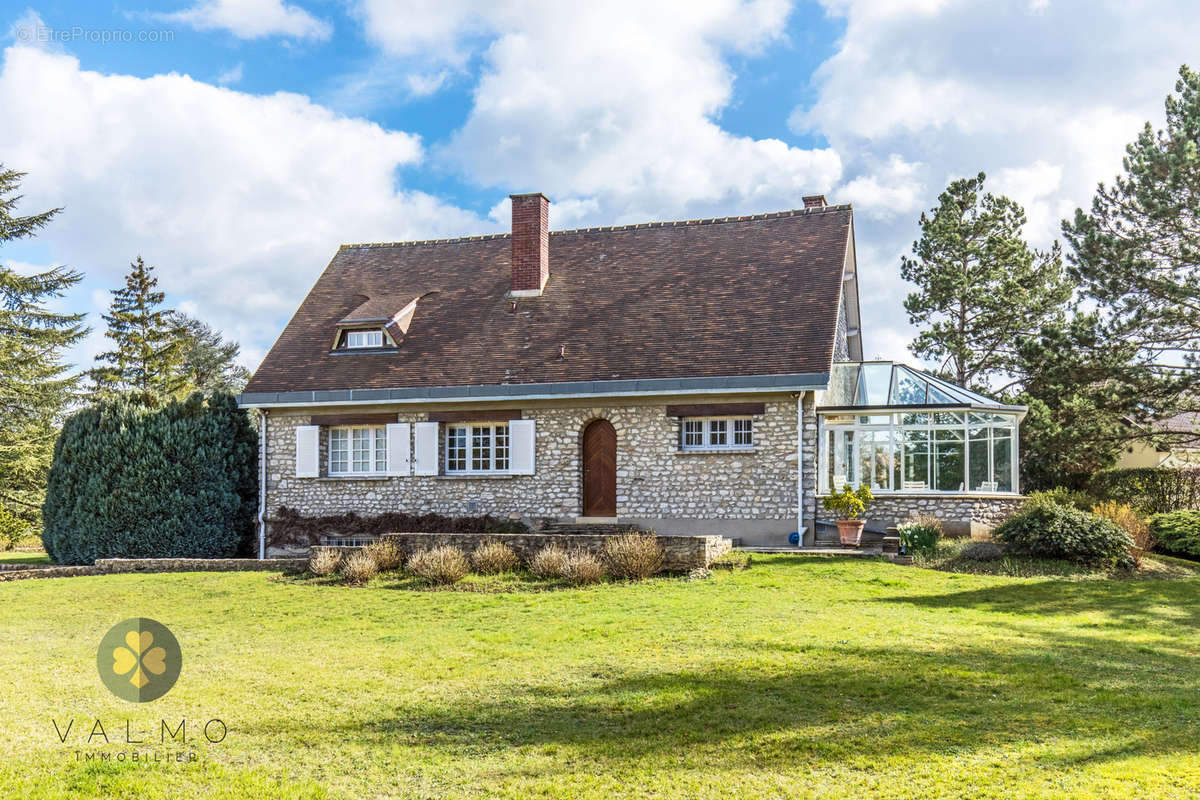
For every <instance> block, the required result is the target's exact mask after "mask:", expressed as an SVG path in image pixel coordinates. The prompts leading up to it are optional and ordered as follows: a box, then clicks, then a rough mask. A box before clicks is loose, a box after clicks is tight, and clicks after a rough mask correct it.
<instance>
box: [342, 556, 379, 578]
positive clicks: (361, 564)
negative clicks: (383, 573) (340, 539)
mask: <svg viewBox="0 0 1200 800" xmlns="http://www.w3.org/2000/svg"><path fill="white" fill-rule="evenodd" d="M378 572H379V566H378V565H377V564H376V563H375V559H373V558H371V554H370V553H368V552H366V551H365V550H355V551H354V552H352V553H350V555H348V556H346V558H345V559H344V560H343V561H342V577H343V578H345V579H346V583H348V584H350V585H351V586H365V585H366V584H368V583H370V581H371V578H374V577H375V575H376V574H377V573H378Z"/></svg>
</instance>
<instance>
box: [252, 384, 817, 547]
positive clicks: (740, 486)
mask: <svg viewBox="0 0 1200 800" xmlns="http://www.w3.org/2000/svg"><path fill="white" fill-rule="evenodd" d="M803 397H804V400H803V404H804V405H803V408H804V426H805V437H804V447H803V453H804V460H805V466H804V489H805V507H806V508H805V518H806V520H811V519H812V518H813V515H814V514H815V511H816V505H815V500H814V496H813V495H814V492H815V486H816V473H815V463H816V446H817V438H816V437H817V430H816V412H815V408H814V406H813V393H812V392H806V393H804V395H803ZM747 399H750V400H756V401H758V400H764V401H765V413H764V414H763V415H761V416H756V417H755V418H754V441H755V446H754V448H753V449H751V450H744V451H725V452H703V453H700V452H686V451H683V450H681V449H680V445H679V442H680V421H679V420H678V419H677V418H675V417H671V416H668V415H667V413H666V406H667V405H668V404H672V403H678V402H680V401H681V398H666V397H664V398H662V399H661V400H659V399H658V398H656V399H655V402H653V403H650V402H647V399H644V398H643V399H638V398H628V399H612V400H607V401H602V400H597V401H591V402H587V404H586V405H584V404H579V405H566V404H564V402H563V401H557V402H553V401H540V402H537V401H528V402H527V403H525V404H522V405H521V411H522V416H523V417H524V418H525V419H532V420H536V423H537V438H536V448H535V472H534V474H533V475H497V476H486V477H480V476H469V477H467V476H454V475H446V474H444V470H445V463H444V461H445V448H444V435H445V434H444V428H443V432H442V438H443V441H442V442H440V443H439V447H438V458H439V463H440V471H441V472H442V473H443V474H440V475H437V476H416V475H409V476H403V477H382V478H358V479H353V478H351V479H346V478H330V477H328V476H327V449H326V441H327V436H326V435H323V436H322V438H321V462H322V465H321V473H322V476H323V477H318V478H297V477H296V476H295V458H296V427H297V426H300V425H306V424H309V420H310V415H311V413H325V411H326V410H325V409H322V410H321V411H320V412H316V411H311V412H310V411H309V410H307V409H304V410H291V409H287V410H273V411H271V412H270V415H269V417H268V419H267V481H266V492H267V497H266V505H267V510H268V515H270V514H273V513H274V512H275V511H276V510H277V509H278V508H279V507H280V506H287V507H289V508H293V509H295V510H297V511H299V512H300V513H302V514H304V515H307V516H318V515H325V514H337V513H345V512H349V511H353V512H356V513H359V514H363V515H373V514H379V513H382V512H385V511H403V512H407V513H412V514H422V513H431V512H432V513H439V514H446V515H449V516H476V515H480V514H491V515H493V516H519V517H522V518H524V519H526V520H528V521H532V522H536V521H538V520H541V519H564V518H573V517H576V516H578V515H580V514H581V507H582V466H581V443H582V435H583V430H584V428H585V427H586V426H587V424H588V423H589V422H591V421H592V420H596V419H607V420H608V421H609V422H611V423H612V425H613V427H614V429H615V430H616V434H617V516H618V518H619V519H620V520H621V521H622V522H626V521H628V522H629V523H631V524H637V525H640V526H642V527H646V528H649V529H652V530H655V531H656V532H659V533H713V534H723V535H736V536H743V535H746V534H751V535H753V534H754V533H756V532H764V535H765V534H766V533H769V535H771V536H774V537H775V538H776V539H780V540H781V542H780V543H782V542H785V541H786V536H787V533H788V532H790V531H793V530H795V529H796V506H797V502H796V501H797V497H796V491H797V481H796V440H797V436H796V395H795V394H784V393H781V394H778V395H769V396H766V397H765V398H764V397H763V396H761V395H759V396H755V397H750V398H747V397H746V396H739V397H730V396H723V397H697V396H688V397H686V398H683V401H685V402H688V403H705V402H713V403H716V402H736V401H745V400H747ZM514 405H516V404H514V403H510V404H508V407H513V406H514ZM462 408H463V407H462V406H459V407H458V410H462ZM432 410H447V406H445V405H442V406H439V407H437V408H433V407H430V408H413V407H411V406H410V407H401V408H399V409H398V410H397V411H396V421H399V422H420V421H424V420H425V419H427V415H428V413H429V412H430V411H432ZM323 434H324V431H323Z"/></svg>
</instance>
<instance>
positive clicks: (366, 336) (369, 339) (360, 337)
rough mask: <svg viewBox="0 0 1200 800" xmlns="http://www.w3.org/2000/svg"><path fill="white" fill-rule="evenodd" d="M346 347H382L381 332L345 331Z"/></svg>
mask: <svg viewBox="0 0 1200 800" xmlns="http://www.w3.org/2000/svg"><path fill="white" fill-rule="evenodd" d="M346 347H348V348H360V347H383V331H378V330H375V331H346Z"/></svg>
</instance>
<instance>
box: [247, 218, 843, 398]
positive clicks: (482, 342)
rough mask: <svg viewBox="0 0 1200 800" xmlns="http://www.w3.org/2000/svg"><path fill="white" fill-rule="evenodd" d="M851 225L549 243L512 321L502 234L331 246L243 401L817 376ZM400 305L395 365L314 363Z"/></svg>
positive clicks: (753, 222)
mask: <svg viewBox="0 0 1200 800" xmlns="http://www.w3.org/2000/svg"><path fill="white" fill-rule="evenodd" d="M851 216H852V212H851V210H850V207H849V206H829V207H827V208H818V209H808V210H801V211H788V212H782V213H777V214H760V215H755V216H749V217H729V218H724V219H714V220H698V221H693V222H654V223H645V224H640V225H629V226H619V227H607V228H584V229H578V230H571V231H551V234H550V280H549V282H548V283H547V284H546V288H545V291H544V293H543V294H542V296H541V297H537V298H527V299H521V300H518V301H515V302H516V303H517V309H516V311H515V313H514V312H513V311H512V310H511V305H512V303H513V302H514V301H511V300H509V299H508V298H507V297H506V293H507V291H508V289H509V266H510V252H511V247H510V241H509V236H508V235H507V234H501V235H494V236H475V237H469V238H463V239H450V240H440V241H426V242H403V243H393V244H362V245H343V246H342V247H341V249H339V250H338V252H337V254H336V255H335V256H334V257H333V260H332V261H331V262H330V263H329V266H328V267H326V269H325V272H324V273H323V274H322V275H321V277H320V278H319V279H318V280H317V283H316V285H315V286H313V288H312V290H311V291H310V292H309V294H308V297H306V298H305V299H304V302H303V303H302V304H301V306H300V308H299V310H298V311H297V312H296V314H295V316H294V317H293V318H292V320H291V322H289V323H288V325H287V327H286V328H285V329H284V331H283V334H282V335H281V336H280V337H279V340H278V341H277V342H276V343H275V346H274V347H273V348H272V349H271V351H270V353H268V354H267V357H266V359H265V360H264V361H263V363H262V365H261V366H260V367H259V369H258V371H257V372H256V373H255V374H254V377H253V378H252V379H251V381H250V383H249V385H248V386H247V387H246V391H247V392H287V391H310V390H329V389H377V388H380V389H381V388H405V387H428V386H467V385H494V384H504V383H547V382H559V381H595V380H612V379H633V378H690V377H723V376H749V375H782V374H799V373H826V372H828V371H829V368H830V363H831V361H832V358H833V341H834V335H835V328H836V326H837V309H838V300H839V296H840V294H839V293H840V291H841V282H842V267H843V263H844V260H845V253H846V243H847V240H848V236H849V234H850V228H851ZM415 297H420V298H421V299H420V300H419V301H418V303H417V307H416V311H415V313H414V315H413V317H412V321H411V324H410V326H409V328H408V332H407V335H406V336H405V338H404V341H403V343H402V344H401V346H400V348H399V350H398V351H396V352H375V353H369V352H364V353H350V354H337V355H331V354H330V352H329V347H330V342H331V341H332V338H333V333H334V331H335V329H336V327H337V324H338V322H339V321H340V320H343V319H346V318H348V317H351V316H352V315H353V316H359V315H360V314H361V313H363V311H365V310H366V309H370V310H371V311H372V312H373V313H374V312H375V311H376V307H377V303H376V302H375V298H386V299H385V300H383V301H382V304H383V305H384V306H387V308H391V306H393V305H396V303H397V302H399V299H401V298H407V299H412V298H415ZM405 302H407V300H406V301H405ZM399 310H400V308H399V307H397V308H395V309H394V310H392V313H395V312H396V311H399ZM380 311H381V313H382V312H383V309H382V307H380ZM564 346H565V350H564V349H563V348H564ZM560 352H562V353H565V357H560Z"/></svg>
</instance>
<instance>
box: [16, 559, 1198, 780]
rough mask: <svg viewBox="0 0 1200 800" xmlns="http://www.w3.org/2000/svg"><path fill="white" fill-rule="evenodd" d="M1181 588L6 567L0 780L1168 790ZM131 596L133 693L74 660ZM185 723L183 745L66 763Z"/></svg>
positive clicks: (1187, 749) (812, 567) (1191, 665)
mask: <svg viewBox="0 0 1200 800" xmlns="http://www.w3.org/2000/svg"><path fill="white" fill-rule="evenodd" d="M1198 589H1200V579H1196V578H1190V579H1175V580H1127V581H1105V580H1082V581H1080V580H1075V581H1070V580H1059V579H1054V578H1011V577H1005V576H993V575H957V574H952V573H946V572H938V571H934V570H922V569H916V568H914V567H901V566H894V565H890V564H886V563H881V562H873V561H853V560H823V559H798V558H789V557H787V556H780V557H774V558H771V557H767V558H762V559H760V560H759V561H756V562H755V564H754V565H753V566H752V567H751V568H750V569H749V570H746V571H744V572H719V573H714V575H713V576H712V577H711V578H710V579H708V580H703V581H696V582H687V581H685V580H683V579H661V580H656V581H652V582H648V583H644V584H625V585H609V586H600V587H594V588H587V589H571V590H561V591H530V590H521V591H510V592H463V591H440V592H421V591H413V590H411V589H408V588H401V587H400V586H398V585H397V584H396V583H395V582H391V581H389V580H386V579H385V580H382V581H377V582H376V583H374V584H372V585H371V586H370V587H367V588H364V589H350V588H345V587H340V586H332V585H321V584H318V583H313V582H303V581H296V580H293V579H280V578H279V576H275V575H272V574H270V573H225V574H219V573H195V574H162V575H110V576H99V577H81V578H67V579H41V580H28V581H17V582H12V583H4V584H0V630H3V632H4V636H3V647H0V667H2V668H3V670H4V674H5V675H6V676H7V677H8V679H7V680H6V681H5V682H4V684H3V687H2V688H0V718H2V719H3V720H4V726H5V731H4V732H5V734H6V735H5V736H4V737H3V738H2V739H0V796H24V797H30V798H42V797H65V796H72V797H75V796H81V797H105V798H110V797H130V798H133V797H136V798H140V799H141V800H149V799H150V798H158V797H179V796H206V797H246V796H251V797H279V798H285V797H286V798H292V797H465V796H474V795H493V796H502V797H511V798H527V797H569V798H610V797H647V796H654V797H678V798H694V797H695V798H709V797H711V798H718V797H722V798H723V797H739V796H741V797H812V796H819V797H854V798H862V797H868V796H869V797H913V798H917V797H921V798H923V797H1032V796H1041V797H1063V796H1064V795H1077V796H1083V795H1086V796H1092V797H1121V798H1125V797H1130V796H1142V797H1190V796H1194V795H1195V793H1196V792H1197V791H1200V753H1198V751H1197V744H1196V731H1197V729H1198V728H1200V692H1198V691H1197V687H1198V686H1200V658H1197V657H1196V656H1197V654H1198V653H1200V633H1198V631H1197V623H1198V621H1200V591H1198ZM131 616H149V617H153V618H155V619H158V620H159V621H161V622H163V623H165V624H166V625H167V626H168V627H170V628H171V629H172V630H173V631H174V633H175V635H176V636H177V638H178V639H179V642H180V644H181V647H182V651H183V658H184V664H183V671H182V675H181V677H180V679H179V683H178V684H177V685H176V686H175V688H174V689H173V690H172V691H171V692H170V693H169V694H167V695H166V696H165V697H163V698H162V699H160V700H158V701H155V702H153V703H147V704H142V705H133V704H127V703H124V702H123V701H120V700H117V699H116V698H115V697H113V696H112V695H110V694H108V692H107V691H106V690H105V689H104V688H103V686H102V685H101V684H100V682H99V679H98V677H97V674H96V665H95V658H96V647H97V645H98V643H99V641H100V638H101V636H102V635H103V634H104V633H105V631H106V630H107V629H108V627H109V626H111V625H112V624H113V623H115V622H117V621H119V620H121V619H123V618H126V617H131ZM97 717H99V718H100V719H101V720H102V723H103V725H104V726H105V728H106V730H107V732H108V734H109V736H110V738H111V739H112V740H113V743H112V744H109V745H107V746H105V745H102V744H100V745H97V744H95V743H93V746H91V747H88V746H87V745H86V737H85V736H82V735H80V733H79V731H80V729H82V730H84V731H90V730H91V728H92V726H93V724H94V720H95V718H97ZM214 717H216V718H220V719H221V720H222V721H223V722H224V723H225V724H226V725H227V727H228V735H227V737H226V738H225V739H224V741H222V742H220V743H219V744H209V743H207V742H206V741H205V740H204V738H203V737H202V736H200V734H199V729H200V727H201V726H202V725H203V723H204V722H205V721H207V720H209V719H210V718H214ZM70 718H74V720H75V722H74V725H75V729H74V731H73V732H72V734H71V736H70V737H69V739H68V742H67V743H66V744H62V743H60V742H59V738H58V736H57V735H56V733H55V728H54V727H53V724H52V720H55V721H57V722H58V723H59V725H60V726H61V727H65V725H66V722H67V720H68V719H70ZM181 718H186V719H187V720H188V721H189V725H190V726H193V727H190V728H189V732H191V731H194V733H192V736H194V737H196V738H195V739H191V740H190V741H189V747H191V746H192V745H193V744H194V747H195V752H196V754H197V761H196V762H194V763H193V764H190V765H189V764H178V763H166V764H162V763H159V764H153V763H152V764H146V763H145V762H141V763H138V764H133V763H131V762H129V761H124V762H116V761H108V762H95V761H93V762H85V761H82V760H77V756H76V753H77V751H101V752H110V753H114V754H115V753H117V752H121V751H127V750H129V749H131V748H130V746H129V745H126V744H124V739H125V724H126V720H128V721H129V722H130V725H131V728H132V730H133V738H139V731H140V732H142V735H141V737H140V738H147V739H148V738H153V740H154V742H155V743H157V731H158V729H159V725H160V720H167V721H168V722H169V724H170V725H171V726H172V727H174V726H175V725H177V724H178V720H179V719H181ZM147 730H149V731H154V732H155V733H154V736H153V737H151V736H150V735H148V734H146V733H145V732H146V731H147ZM196 739H198V741H196ZM137 749H139V750H150V751H154V750H159V749H161V748H157V747H152V746H151V745H138V746H137ZM169 749H171V750H172V751H175V750H178V749H179V748H178V747H174V748H169Z"/></svg>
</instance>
